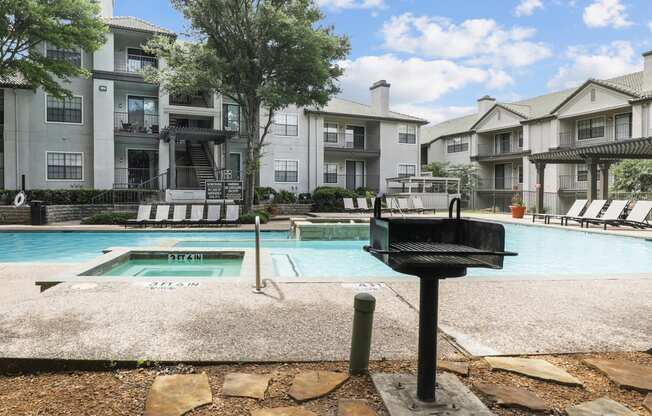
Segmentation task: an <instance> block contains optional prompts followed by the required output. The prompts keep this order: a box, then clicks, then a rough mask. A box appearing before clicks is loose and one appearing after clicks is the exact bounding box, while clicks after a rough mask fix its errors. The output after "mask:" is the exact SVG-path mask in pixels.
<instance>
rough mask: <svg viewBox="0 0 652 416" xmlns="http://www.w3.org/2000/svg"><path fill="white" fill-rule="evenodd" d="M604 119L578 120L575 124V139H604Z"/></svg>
mask: <svg viewBox="0 0 652 416" xmlns="http://www.w3.org/2000/svg"><path fill="white" fill-rule="evenodd" d="M604 133H605V119H604V117H597V118H591V119H587V120H579V121H578V122H577V139H578V140H585V139H597V138H601V137H604Z"/></svg>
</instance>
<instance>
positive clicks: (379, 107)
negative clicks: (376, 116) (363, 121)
mask: <svg viewBox="0 0 652 416" xmlns="http://www.w3.org/2000/svg"><path fill="white" fill-rule="evenodd" d="M389 87H390V85H389V84H388V83H387V81H385V80H384V79H381V80H380V81H378V82H374V83H373V85H372V86H371V88H369V90H371V106H372V107H373V109H374V110H376V111H378V112H380V114H387V113H388V112H389Z"/></svg>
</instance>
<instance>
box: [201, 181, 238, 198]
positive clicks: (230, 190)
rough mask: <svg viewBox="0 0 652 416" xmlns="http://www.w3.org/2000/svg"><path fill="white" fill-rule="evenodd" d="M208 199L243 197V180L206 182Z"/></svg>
mask: <svg viewBox="0 0 652 416" xmlns="http://www.w3.org/2000/svg"><path fill="white" fill-rule="evenodd" d="M206 199H207V200H216V199H231V200H234V201H241V200H242V199H243V189H242V181H213V182H208V181H207V182H206Z"/></svg>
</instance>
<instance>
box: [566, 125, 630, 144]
mask: <svg viewBox="0 0 652 416" xmlns="http://www.w3.org/2000/svg"><path fill="white" fill-rule="evenodd" d="M579 133H580V132H578V131H577V130H576V131H564V132H561V133H559V148H560V149H574V148H577V147H582V146H592V145H595V144H601V143H609V142H614V141H618V140H629V139H631V138H632V129H631V127H630V126H629V125H620V126H615V127H614V126H613V123H607V124H606V125H605V126H602V127H598V128H593V129H590V130H586V131H583V132H581V133H582V135H581V137H580V134H579Z"/></svg>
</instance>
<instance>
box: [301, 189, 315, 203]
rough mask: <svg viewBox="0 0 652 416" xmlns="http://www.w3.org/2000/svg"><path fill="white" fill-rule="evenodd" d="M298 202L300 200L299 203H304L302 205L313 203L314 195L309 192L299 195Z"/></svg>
mask: <svg viewBox="0 0 652 416" xmlns="http://www.w3.org/2000/svg"><path fill="white" fill-rule="evenodd" d="M298 200H299V202H302V203H306V202H311V201H312V195H311V194H310V193H309V192H306V193H303V194H299V197H298Z"/></svg>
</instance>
